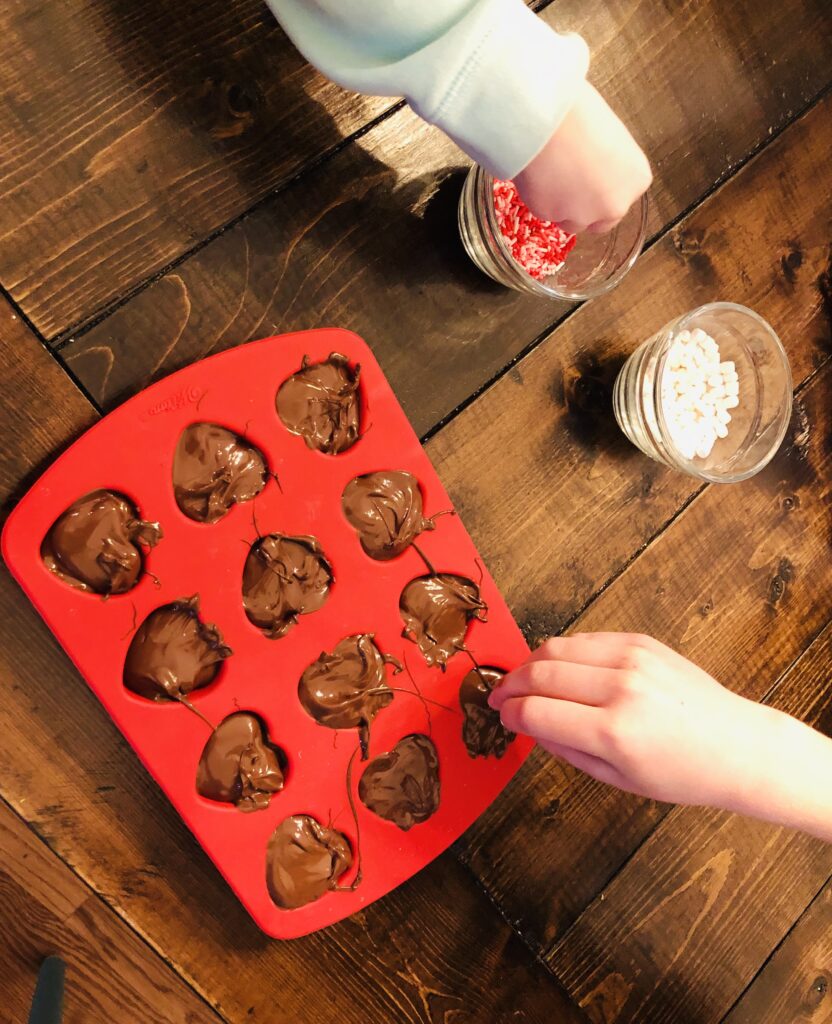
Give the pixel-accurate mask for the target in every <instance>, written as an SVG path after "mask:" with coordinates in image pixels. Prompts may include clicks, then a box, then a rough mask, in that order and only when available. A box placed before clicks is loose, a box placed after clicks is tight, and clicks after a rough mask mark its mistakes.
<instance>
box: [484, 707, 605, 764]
mask: <svg viewBox="0 0 832 1024" xmlns="http://www.w3.org/2000/svg"><path fill="white" fill-rule="evenodd" d="M601 716H602V712H601V710H600V709H599V708H591V707H588V706H587V705H586V704H573V703H572V702H571V701H568V700H553V699H552V698H551V697H512V698H511V699H510V700H507V701H506V702H505V704H503V706H502V708H501V709H500V719H501V721H502V723H503V725H504V726H505V727H506V729H509V730H510V731H511V732H520V733H524V734H525V735H526V736H533V737H534V738H535V739H536V740H538V741H544V740H545V741H546V742H547V743H562V744H564V745H566V746H571V747H574V748H575V749H576V750H581V751H583V752H584V753H587V754H592V755H593V756H595V757H602V756H603V753H604V751H603V743H602V739H601V729H600V725H601Z"/></svg>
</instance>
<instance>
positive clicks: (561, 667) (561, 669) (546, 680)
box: [488, 661, 619, 711]
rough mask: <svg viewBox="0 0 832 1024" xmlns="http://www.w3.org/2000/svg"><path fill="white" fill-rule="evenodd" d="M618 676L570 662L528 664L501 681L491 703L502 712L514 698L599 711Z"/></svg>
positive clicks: (610, 697)
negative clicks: (554, 701) (556, 701)
mask: <svg viewBox="0 0 832 1024" xmlns="http://www.w3.org/2000/svg"><path fill="white" fill-rule="evenodd" d="M618 675H619V673H617V672H616V671H615V669H611V668H596V667H595V666H594V665H576V664H573V663H572V662H571V661H529V662H526V664H525V665H521V666H520V668H517V669H515V670H514V671H513V672H509V673H508V675H506V676H505V678H504V679H502V681H501V682H500V685H499V686H497V687H496V688H495V689H494V690H493V691H492V692H491V695H490V696H489V698H488V703H489V704H490V705H491V707H492V708H495V709H496V710H498V711H499V710H500V708H501V707H502V706H503V704H505V702H506V701H507V700H509V699H510V698H511V697H527V696H537V697H559V698H560V699H561V700H572V701H577V702H578V703H579V704H590V705H592V706H594V707H600V706H601V705H602V704H606V703H608V702H609V701H610V700H611V699H612V697H613V695H614V693H615V687H616V684H617V678H618Z"/></svg>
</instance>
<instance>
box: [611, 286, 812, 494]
mask: <svg viewBox="0 0 832 1024" xmlns="http://www.w3.org/2000/svg"><path fill="white" fill-rule="evenodd" d="M613 407H614V410H615V417H616V419H617V421H618V424H619V426H620V427H621V429H622V430H623V431H624V433H625V434H626V435H627V437H628V438H629V439H630V440H631V441H632V442H633V444H634V445H636V447H638V448H640V449H641V450H642V451H643V452H644V453H645V455H649V456H650V458H652V459H656V460H657V461H659V462H663V463H665V464H666V465H668V466H671V467H672V468H674V469H679V470H682V471H683V472H685V473H689V474H690V475H691V476H695V477H699V478H700V479H701V480H708V481H712V482H714V483H735V482H737V481H739V480H746V479H748V477H750V476H753V475H754V474H755V473H757V472H759V470H761V469H762V468H763V466H765V465H766V464H767V463H768V462H769V461H770V460H771V459H772V458H773V456H774V454H775V452H776V451H777V449H778V448H779V447H780V445H781V443H782V441H783V437H784V436H785V433H786V428H787V426H788V423H789V417H790V416H791V408H792V375H791V370H790V368H789V360H788V357H787V356H786V352H785V350H784V349H783V345H782V344H781V342H780V339H779V338H778V337H777V334H776V333H775V332H774V330H773V329H772V327H771V326H770V325H769V324H768V323H766V321H765V320H764V319H763V318H762V317H761V316H759V315H758V314H757V313H755V312H754V311H753V310H751V309H747V308H746V307H745V306H740V305H737V304H736V303H733V302H712V303H708V304H707V305H705V306H699V307H698V308H697V309H693V310H691V311H690V312H689V313H685V314H683V315H682V316H679V317H677V318H676V319H675V320H671V322H670V323H669V324H665V326H664V327H663V328H662V329H661V330H660V331H658V332H657V333H656V334H654V335H653V337H652V338H648V340H647V341H645V342H643V343H642V344H641V345H640V346H639V348H638V349H636V351H635V352H633V354H632V355H631V356H630V357H629V359H628V360H627V362H626V363H625V364H624V366H623V367H622V369H621V371H620V373H619V375H618V378H617V379H616V382H615V388H614V392H613Z"/></svg>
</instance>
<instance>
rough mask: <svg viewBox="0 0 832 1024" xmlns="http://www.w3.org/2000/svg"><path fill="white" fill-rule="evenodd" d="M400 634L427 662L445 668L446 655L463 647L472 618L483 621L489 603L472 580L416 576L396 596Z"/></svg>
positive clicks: (445, 574)
mask: <svg viewBox="0 0 832 1024" xmlns="http://www.w3.org/2000/svg"><path fill="white" fill-rule="evenodd" d="M399 611H400V613H401V616H402V619H403V620H404V629H403V630H402V636H404V637H406V638H407V639H408V640H412V641H413V643H415V644H416V645H417V646H418V647H419V650H420V651H421V652H422V654H423V655H424V656H425V661H426V662H427V663H428V665H439V667H440V668H441V669H443V670H444V668H445V665H446V664H447V661H448V658H450V657H451V655H453V654H456V652H457V651H461V650H463V649H464V646H465V633H466V631H467V629H468V623H469V622H470V621H471V620H472V619H479V620H480V621H481V622H485V621H486V616H487V612H488V606H487V605H486V603H485V601H483V600H482V598H481V597H480V589H479V587H478V586H477V584H476V583H474V582H473V580H469V579H467V578H466V577H465V576H454V575H452V574H451V573H445V572H442V573H433V574H432V575H429V576H418V577H417V578H416V579H415V580H411V581H410V583H408V584H407V586H406V587H405V588H404V590H403V591H402V594H401V598H400V599H399Z"/></svg>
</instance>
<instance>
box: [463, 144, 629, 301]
mask: <svg viewBox="0 0 832 1024" xmlns="http://www.w3.org/2000/svg"><path fill="white" fill-rule="evenodd" d="M458 218H459V233H460V236H461V238H462V242H463V245H464V246H465V250H466V252H467V253H468V255H469V256H470V257H471V259H472V260H473V261H474V263H475V264H476V265H477V266H478V267H479V268H480V270H482V271H483V273H485V274H488V276H489V277H492V278H493V279H494V280H495V281H497V282H499V283H500V284H503V285H506V287H508V288H514V289H515V290H516V291H520V292H528V293H530V294H532V295H539V296H545V297H547V298H550V299H567V300H571V301H581V300H584V299H591V298H594V297H595V296H597V295H602V294H603V293H604V292H608V291H609V290H610V289H611V288H614V287H615V286H616V285H617V284H618V283H619V281H621V279H622V278H623V277H624V276H625V274H626V273H627V272H628V271H629V270H630V268H631V267H632V265H633V264H634V263H635V261H636V259H637V258H638V255H639V253H640V252H641V248H642V245H643V244H644V236H645V232H646V229H647V196H646V195H644V196H642V197H641V199H639V200H637V201H636V202H635V203H634V204H633V206H631V207H630V210H629V211H628V213H627V215H626V216H625V217H624V219H623V220H622V221H621V223H620V224H618V225H617V226H616V227H615V228H613V229H612V231H608V232H606V233H605V234H600V235H596V234H592V233H590V232H584V233H582V234H579V235H570V234H568V233H567V232H565V231H563V230H562V229H561V228H560V227H559V226H558V225H557V224H554V223H552V222H551V221H543V220H540V219H539V218H537V217H535V216H534V215H533V214H532V213H531V211H530V210H529V208H528V207H527V206H526V205H525V203H523V201H522V200H521V199H520V196H519V195H518V193H517V189H516V188H515V187H514V184H513V182H510V181H498V180H496V179H495V178H494V177H493V176H492V175H491V174H489V173H488V171H485V170H483V168H482V167H479V166H478V165H476V164H475V165H474V166H473V167H472V168H471V170H470V171H469V172H468V177H467V178H466V179H465V185H464V186H463V189H462V195H461V196H460V198H459V211H458Z"/></svg>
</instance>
